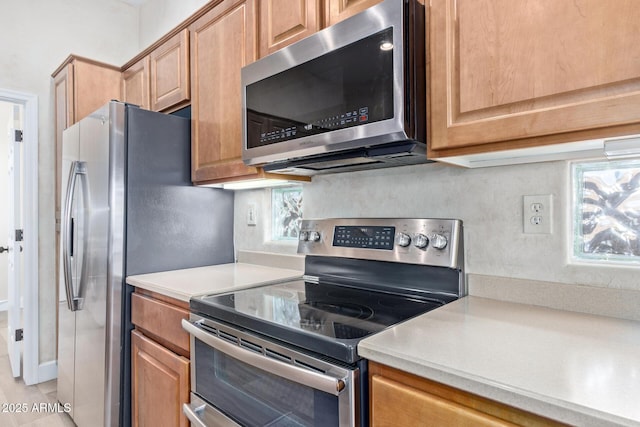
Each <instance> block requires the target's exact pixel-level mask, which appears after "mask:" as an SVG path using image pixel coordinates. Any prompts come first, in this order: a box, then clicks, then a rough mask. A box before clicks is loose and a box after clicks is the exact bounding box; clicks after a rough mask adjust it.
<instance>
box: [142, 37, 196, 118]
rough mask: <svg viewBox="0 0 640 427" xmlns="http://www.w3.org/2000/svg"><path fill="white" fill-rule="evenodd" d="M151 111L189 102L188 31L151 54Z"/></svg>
mask: <svg viewBox="0 0 640 427" xmlns="http://www.w3.org/2000/svg"><path fill="white" fill-rule="evenodd" d="M149 58H150V61H151V109H152V110H154V111H162V110H165V109H167V108H169V107H173V106H175V105H178V104H181V103H184V102H185V101H188V100H189V96H190V90H189V30H188V29H187V28H185V29H184V30H182V31H181V32H179V33H178V34H176V35H175V36H174V37H172V38H171V39H169V40H167V41H166V42H165V43H164V44H163V45H162V46H160V47H159V48H157V49H155V50H154V51H153V52H151V53H150V54H149Z"/></svg>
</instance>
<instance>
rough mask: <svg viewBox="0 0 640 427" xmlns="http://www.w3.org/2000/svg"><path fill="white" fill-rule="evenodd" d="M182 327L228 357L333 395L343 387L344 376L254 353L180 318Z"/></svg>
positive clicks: (344, 382) (337, 393) (338, 392)
mask: <svg viewBox="0 0 640 427" xmlns="http://www.w3.org/2000/svg"><path fill="white" fill-rule="evenodd" d="M182 327H183V328H184V329H185V330H186V331H187V332H189V333H190V334H191V335H193V336H194V337H195V338H198V339H199V340H200V341H202V342H204V343H205V344H207V345H209V346H211V347H213V348H215V349H216V350H219V351H221V352H223V353H225V354H227V355H229V356H230V357H233V358H234V359H237V360H239V361H241V362H244V363H246V364H248V365H251V366H253V367H255V368H258V369H262V370H264V371H267V372H269V373H271V374H274V375H277V376H279V377H282V378H285V379H287V380H289V381H293V382H296V383H298V384H302V385H304V386H307V387H311V388H313V389H315V390H320V391H323V392H325V393H328V394H332V395H334V396H338V395H340V393H341V392H342V390H344V388H345V385H346V381H347V379H346V378H334V377H330V376H328V375H324V374H321V373H319V372H314V371H310V370H307V369H304V368H300V367H298V366H295V365H291V364H288V363H285V362H281V361H279V360H276V359H272V358H270V357H268V356H265V355H263V354H262V353H254V352H253V351H251V350H246V349H244V348H242V347H239V346H238V345H235V344H232V343H230V342H227V341H225V340H224V339H222V338H218V337H216V336H215V335H212V334H210V333H208V332H205V331H203V330H202V329H200V328H198V327H197V326H196V325H194V324H193V323H192V322H190V321H188V320H186V319H182Z"/></svg>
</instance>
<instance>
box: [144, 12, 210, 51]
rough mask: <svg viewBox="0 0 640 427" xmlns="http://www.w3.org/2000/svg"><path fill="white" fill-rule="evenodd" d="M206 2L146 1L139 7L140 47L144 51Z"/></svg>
mask: <svg viewBox="0 0 640 427" xmlns="http://www.w3.org/2000/svg"><path fill="white" fill-rule="evenodd" d="M207 2H208V0H180V1H175V0H148V1H147V2H145V3H144V4H143V5H142V6H140V43H139V45H140V47H141V48H142V49H145V48H146V47H148V46H149V45H151V44H153V43H154V42H155V41H156V40H158V39H159V38H160V37H162V36H163V35H165V34H166V33H168V32H169V31H170V30H172V29H173V28H174V27H176V26H177V25H178V24H179V23H181V22H182V21H184V20H185V19H187V18H188V17H189V16H190V15H192V14H193V13H194V12H195V11H196V10H198V9H200V8H201V7H202V6H204V5H205V4H206V3H207ZM142 49H141V50H142Z"/></svg>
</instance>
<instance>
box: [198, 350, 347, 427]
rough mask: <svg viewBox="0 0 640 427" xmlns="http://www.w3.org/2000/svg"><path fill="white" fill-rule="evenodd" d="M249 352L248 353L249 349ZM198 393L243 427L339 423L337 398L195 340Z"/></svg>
mask: <svg viewBox="0 0 640 427" xmlns="http://www.w3.org/2000/svg"><path fill="white" fill-rule="evenodd" d="M247 351H250V350H247ZM195 352H196V357H195V360H196V362H195V364H196V387H195V389H196V393H197V394H199V395H200V396H201V397H202V398H204V399H205V400H207V401H209V403H211V404H212V405H213V406H215V407H216V408H217V409H218V410H220V411H221V412H223V413H225V414H226V415H227V416H228V417H229V418H232V419H234V420H235V421H236V422H238V423H240V424H242V425H250V426H267V425H268V426H274V427H276V426H331V425H338V397H337V396H333V395H330V394H328V393H324V392H321V391H318V390H314V389H312V388H310V387H306V386H304V385H300V384H298V383H295V382H293V381H289V380H287V379H284V378H282V377H279V376H276V375H273V374H270V373H268V372H266V371H263V370H261V369H257V368H255V367H253V366H250V365H247V364H245V363H243V362H240V361H238V360H236V359H234V358H232V357H229V356H227V355H226V354H224V353H222V352H220V351H217V350H215V349H213V348H211V347H209V346H208V345H206V344H205V343H203V342H202V341H200V340H198V339H196V340H195Z"/></svg>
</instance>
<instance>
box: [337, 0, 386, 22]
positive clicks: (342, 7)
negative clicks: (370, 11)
mask: <svg viewBox="0 0 640 427" xmlns="http://www.w3.org/2000/svg"><path fill="white" fill-rule="evenodd" d="M381 1H382V0H326V2H325V5H326V6H325V7H326V12H325V13H326V17H327V18H326V19H327V26H329V25H333V24H335V23H336V22H340V21H342V20H344V19H347V18H348V17H350V16H352V15H355V14H356V13H359V12H362V11H363V10H365V9H367V8H369V7H371V6H373V5H375V4H378V3H380V2H381Z"/></svg>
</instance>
